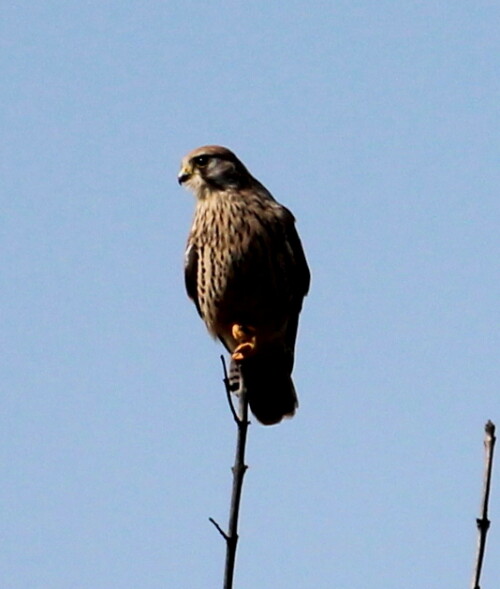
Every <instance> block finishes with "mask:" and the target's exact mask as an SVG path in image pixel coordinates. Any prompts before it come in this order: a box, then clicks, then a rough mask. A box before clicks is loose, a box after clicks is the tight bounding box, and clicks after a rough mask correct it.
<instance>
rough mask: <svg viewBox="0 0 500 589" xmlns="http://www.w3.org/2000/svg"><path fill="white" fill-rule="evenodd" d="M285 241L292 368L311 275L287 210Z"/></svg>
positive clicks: (292, 217) (288, 336)
mask: <svg viewBox="0 0 500 589" xmlns="http://www.w3.org/2000/svg"><path fill="white" fill-rule="evenodd" d="M285 239H286V240H287V244H288V247H289V249H290V254H291V255H290V262H289V264H288V268H287V272H289V275H290V278H289V279H290V283H291V285H292V293H293V297H292V305H291V309H290V316H289V318H288V327H287V333H286V343H287V345H288V347H289V348H290V350H291V351H292V366H293V350H294V348H295V340H296V338H297V327H298V323H299V313H300V311H301V309H302V301H303V300H304V297H305V296H306V294H307V293H308V291H309V285H310V283H311V273H310V271H309V267H308V265H307V261H306V256H305V254H304V249H303V248H302V243H301V241H300V237H299V235H298V233H297V229H296V228H295V217H294V216H293V215H292V213H291V212H290V211H289V210H288V209H285ZM290 369H291V368H290Z"/></svg>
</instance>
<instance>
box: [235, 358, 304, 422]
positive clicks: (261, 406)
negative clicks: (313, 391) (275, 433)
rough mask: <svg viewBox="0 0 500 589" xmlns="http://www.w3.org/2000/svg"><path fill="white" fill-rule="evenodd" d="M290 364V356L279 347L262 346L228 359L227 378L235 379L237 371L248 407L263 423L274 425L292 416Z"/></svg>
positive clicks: (293, 396) (294, 405)
mask: <svg viewBox="0 0 500 589" xmlns="http://www.w3.org/2000/svg"><path fill="white" fill-rule="evenodd" d="M292 365H293V358H290V355H289V354H288V353H286V352H284V351H283V350H281V349H280V350H266V351H264V350H262V351H261V352H260V353H258V354H256V355H255V356H251V357H249V358H246V359H245V360H243V361H241V362H238V363H235V362H234V361H231V382H232V383H234V382H235V380H236V378H237V376H236V375H237V374H238V373H239V375H240V376H241V377H242V379H243V384H244V386H245V388H246V394H247V395H248V403H249V405H250V409H251V411H252V413H253V414H254V415H255V417H256V418H257V419H258V420H259V421H260V422H261V423H262V424H264V425H274V424H276V423H279V422H280V421H281V420H282V419H283V418H284V417H292V415H293V414H294V413H295V409H296V408H297V407H298V400H297V395H296V393H295V387H294V386H293V381H292V376H291V367H292ZM234 388H236V387H234Z"/></svg>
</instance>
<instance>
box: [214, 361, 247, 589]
mask: <svg viewBox="0 0 500 589" xmlns="http://www.w3.org/2000/svg"><path fill="white" fill-rule="evenodd" d="M221 360H222V368H223V371H224V381H223V382H224V386H225V389H226V396H227V400H228V404H229V408H230V410H231V414H232V416H233V419H234V421H235V423H236V426H237V428H238V437H237V441H236V453H235V457H234V465H233V467H232V469H231V470H232V472H233V487H232V492H231V506H230V509H229V524H228V532H227V533H226V532H225V531H224V530H223V529H222V528H221V527H220V525H219V524H218V523H217V522H216V521H215V520H214V519H213V518H209V520H210V522H211V523H212V524H213V525H214V526H215V528H216V529H217V531H218V532H219V534H220V535H221V536H222V537H223V538H224V540H225V541H226V564H225V569H224V585H223V589H232V588H233V579H234V567H235V562H236V548H237V545H238V537H239V536H238V519H239V513H240V503H241V493H242V490H243V477H244V476H245V472H246V470H247V468H248V467H247V465H246V464H245V448H246V440H247V431H248V426H249V425H250V422H249V421H248V399H247V394H246V390H245V387H244V385H243V381H242V380H241V379H240V388H239V391H238V393H237V396H238V399H239V415H238V412H237V411H236V409H235V407H234V404H233V400H232V396H231V388H230V382H229V377H228V373H227V368H226V362H225V360H224V357H223V356H221Z"/></svg>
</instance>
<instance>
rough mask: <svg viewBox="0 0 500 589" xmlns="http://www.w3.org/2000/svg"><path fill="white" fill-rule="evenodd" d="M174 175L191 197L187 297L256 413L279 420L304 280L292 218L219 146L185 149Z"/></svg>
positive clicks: (287, 402) (287, 406)
mask: <svg viewBox="0 0 500 589" xmlns="http://www.w3.org/2000/svg"><path fill="white" fill-rule="evenodd" d="M178 180H179V183H180V184H183V185H185V186H187V187H188V188H189V189H190V190H191V191H192V192H193V193H194V195H195V196H196V210H195V215H194V221H193V226H192V228H191V232H190V233H189V238H188V243H187V249H186V257H185V280H186V290H187V293H188V295H189V297H190V298H191V299H192V300H193V301H194V303H195V305H196V308H197V310H198V313H199V314H200V316H201V317H202V319H203V321H204V322H205V324H206V326H207V328H208V331H209V332H210V333H211V334H212V336H214V337H217V338H219V339H220V340H221V342H222V343H223V344H224V346H225V347H226V349H227V350H228V351H229V352H230V353H231V358H232V372H234V370H236V371H237V372H239V374H240V375H241V377H242V378H243V383H244V386H245V388H246V392H247V395H248V402H249V405H250V409H251V410H252V413H253V414H254V415H255V417H256V418H257V419H258V420H259V421H260V422H261V423H263V424H265V425H272V424H275V423H278V422H280V421H281V420H282V419H283V417H286V416H287V417H291V416H292V415H293V414H294V413H295V409H296V407H297V405H298V403H297V395H296V393H295V388H294V385H293V381H292V377H291V374H292V369H293V362H294V348H295V339H296V336H297V327H298V321H299V313H300V310H301V308H302V300H303V298H304V297H305V295H306V294H307V292H308V289H309V282H310V273H309V268H308V266H307V262H306V258H305V255H304V251H303V249H302V244H301V242H300V239H299V236H298V234H297V231H296V229H295V218H294V216H293V215H292V213H291V212H290V211H289V210H288V209H287V208H285V207H284V206H283V205H281V204H279V203H278V202H277V201H276V200H275V199H274V198H273V197H272V195H271V194H270V193H269V191H268V190H267V189H266V188H265V187H264V186H263V185H262V184H261V183H260V182H259V181H258V180H256V179H255V178H254V177H253V176H252V175H251V174H250V173H249V172H248V170H247V169H246V168H245V166H244V165H243V164H242V163H241V162H240V160H239V159H238V158H237V157H236V156H235V155H234V153H232V152H231V151H229V149H226V148H225V147H220V146H217V145H208V146H205V147H199V148H198V149H195V150H194V151H192V152H191V153H189V154H188V155H187V156H186V157H185V158H184V159H183V160H182V165H181V170H180V172H179V176H178Z"/></svg>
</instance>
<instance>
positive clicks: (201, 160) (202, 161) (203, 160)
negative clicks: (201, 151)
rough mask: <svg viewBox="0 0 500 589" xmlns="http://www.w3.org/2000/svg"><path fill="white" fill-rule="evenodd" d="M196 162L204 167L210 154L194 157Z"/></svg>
mask: <svg viewBox="0 0 500 589" xmlns="http://www.w3.org/2000/svg"><path fill="white" fill-rule="evenodd" d="M194 163H195V164H196V165H197V166H198V167H200V168H204V167H205V166H206V165H207V164H208V155H199V156H197V157H195V158H194Z"/></svg>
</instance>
